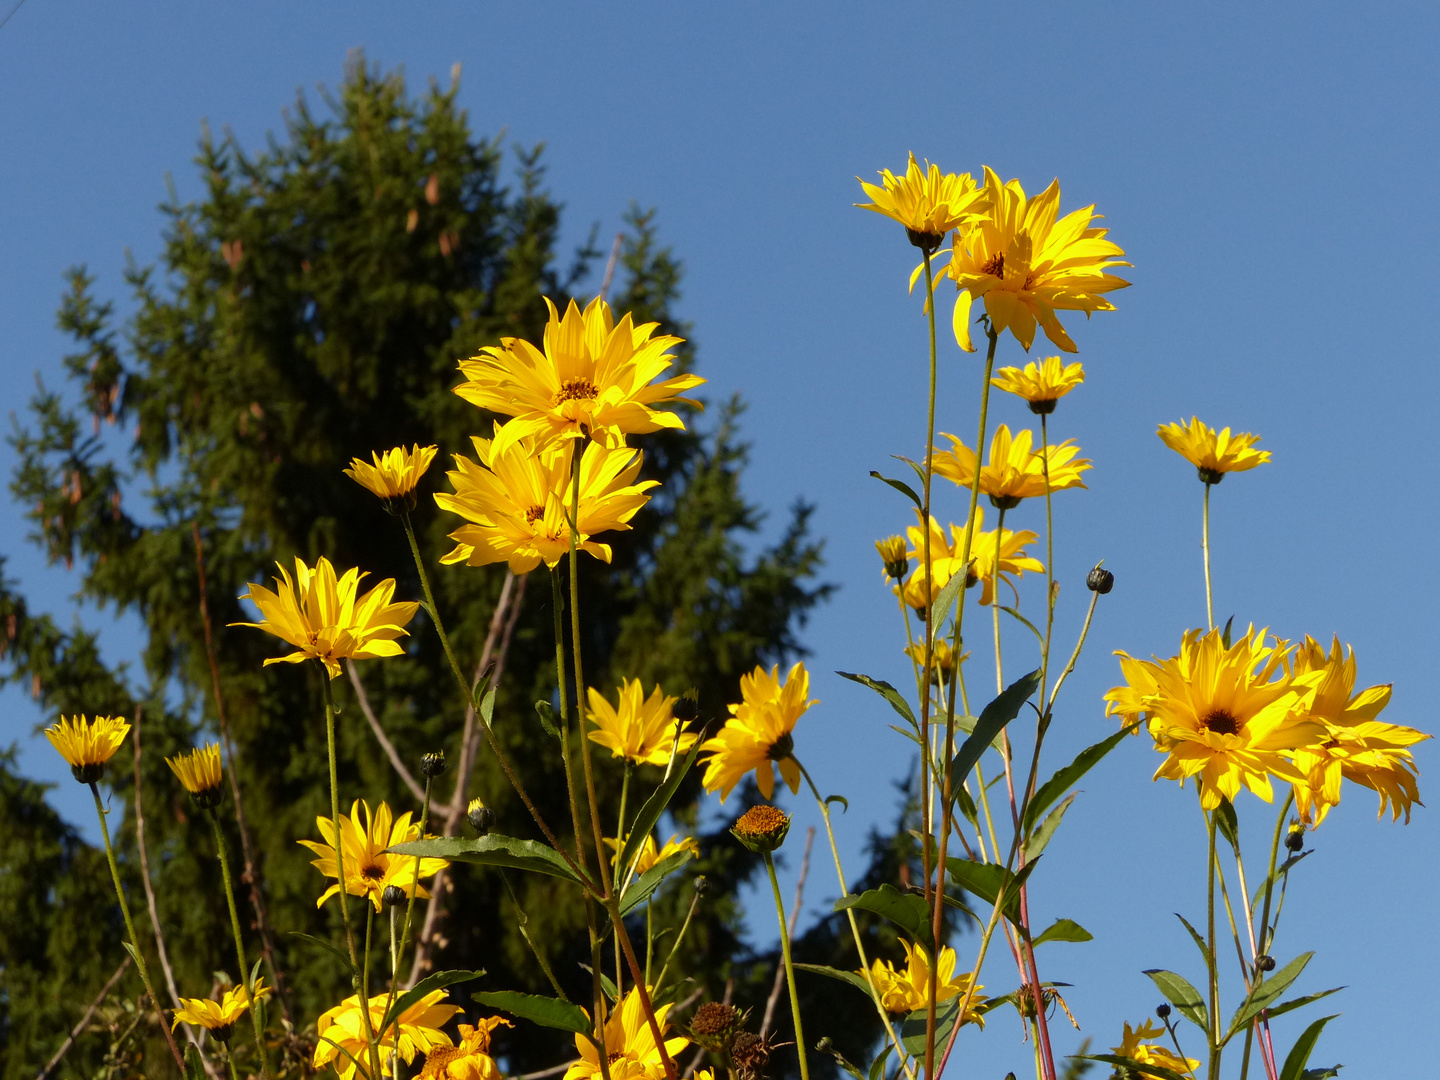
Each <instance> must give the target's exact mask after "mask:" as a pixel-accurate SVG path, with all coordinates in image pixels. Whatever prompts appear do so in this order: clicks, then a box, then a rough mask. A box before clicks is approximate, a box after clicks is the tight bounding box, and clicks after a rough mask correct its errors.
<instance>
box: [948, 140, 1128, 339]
mask: <svg viewBox="0 0 1440 1080" xmlns="http://www.w3.org/2000/svg"><path fill="white" fill-rule="evenodd" d="M984 191H986V192H987V193H988V194H989V197H990V201H989V205H988V207H987V208H986V212H985V213H984V214H983V215H981V216H980V217H977V218H975V219H974V220H973V221H970V222H967V223H966V224H965V225H964V226H963V227H962V228H960V229H958V230H957V231H956V233H955V241H954V251H953V254H952V255H951V258H950V262H949V264H948V265H947V266H946V267H945V269H944V270H943V271H942V272H941V273H942V276H943V275H949V277H950V279H951V280H952V281H954V282H955V285H956V287H957V288H958V289H959V296H958V297H957V298H956V300H955V314H954V329H955V340H956V341H957V342H958V343H959V345H960V347H961V348H962V349H964V350H965V351H966V352H974V351H975V346H974V345H973V344H972V343H971V341H970V306H971V304H972V303H973V301H975V300H977V299H983V300H984V301H985V313H986V314H987V315H989V317H990V326H991V328H992V329H993V330H994V331H995V333H997V334H999V333H1001V332H1003V331H1004V330H1006V329H1007V328H1008V329H1009V331H1010V332H1011V333H1012V334H1014V335H1015V340H1016V341H1018V342H1020V344H1021V345H1022V346H1023V347H1024V348H1025V349H1026V350H1029V348H1030V343H1031V342H1032V341H1034V340H1035V324H1036V322H1037V321H1038V322H1039V324H1040V325H1041V327H1043V328H1044V330H1045V336H1046V337H1048V338H1049V339H1050V340H1051V341H1052V342H1054V343H1055V345H1056V346H1057V347H1058V348H1060V349H1062V350H1064V351H1065V352H1072V353H1073V352H1076V351H1077V350H1076V348H1075V343H1074V342H1073V341H1071V340H1070V337H1069V335H1068V334H1066V333H1065V328H1064V327H1063V326H1061V325H1060V320H1059V319H1057V318H1056V317H1055V312H1057V311H1083V312H1085V313H1086V314H1087V315H1088V314H1089V313H1090V312H1093V311H1114V310H1115V305H1114V304H1112V303H1110V301H1108V300H1106V299H1105V298H1104V295H1103V294H1105V293H1108V292H1113V291H1114V290H1115V289H1123V288H1125V287H1126V286H1127V285H1129V284H1130V283H1129V282H1128V281H1125V280H1124V279H1123V278H1118V277H1116V276H1115V275H1113V274H1109V273H1107V272H1106V271H1108V270H1109V269H1110V268H1112V267H1116V266H1129V265H1130V264H1129V263H1126V262H1121V261H1119V256H1121V255H1124V254H1125V252H1124V251H1123V250H1122V249H1121V248H1119V247H1117V246H1116V245H1115V244H1114V243H1113V242H1112V241H1110V240H1107V239H1105V235H1106V233H1107V232H1108V231H1109V230H1107V229H1096V228H1091V227H1090V223H1091V222H1092V221H1094V220H1095V219H1096V218H1097V217H1098V215H1097V214H1096V213H1095V207H1094V205H1093V204H1092V205H1090V206H1087V207H1085V208H1084V209H1083V210H1076V211H1074V212H1073V213H1070V214H1067V215H1066V216H1065V217H1063V218H1060V219H1059V220H1058V221H1057V220H1056V214H1057V212H1058V211H1059V208H1060V181H1059V180H1056V181H1054V182H1053V183H1052V184H1051V185H1050V186H1049V187H1048V188H1046V189H1045V190H1044V191H1043V192H1041V193H1040V194H1039V195H1036V196H1035V197H1034V198H1027V197H1026V195H1025V189H1024V188H1022V187H1021V186H1020V181H1019V180H1011V181H1010V182H1009V183H1008V184H1001V183H1000V178H999V177H998V176H996V175H995V173H994V171H992V170H991V169H990V168H989V167H987V168H986V169H985V187H984Z"/></svg>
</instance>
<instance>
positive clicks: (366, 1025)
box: [320, 670, 380, 1076]
mask: <svg viewBox="0 0 1440 1080" xmlns="http://www.w3.org/2000/svg"><path fill="white" fill-rule="evenodd" d="M320 690H321V694H322V696H323V697H324V700H325V749H326V751H327V754H328V756H329V759H330V822H331V826H332V827H333V828H334V830H335V844H334V850H335V880H336V881H338V882H339V883H340V888H339V893H340V921H341V923H342V924H344V926H345V947H346V948H347V949H348V950H349V952H350V984H351V986H353V987H354V988H355V990H356V992H357V993H358V992H359V991H360V990H361V988H362V981H361V971H360V958H359V956H358V955H357V954H356V952H355V931H354V929H353V928H352V927H351V926H350V897H349V888H348V886H349V882H348V881H347V880H346V878H345V850H344V847H345V845H344V844H342V843H341V842H340V774H339V770H338V769H337V767H336V764H335V699H334V697H333V695H332V694H331V692H330V673H329V672H328V671H323V670H322V671H321V672H320ZM360 1021H361V1027H362V1029H363V1030H364V1032H365V1049H366V1053H367V1056H368V1058H369V1060H370V1075H371V1076H379V1075H380V1058H379V1055H378V1053H377V1051H376V1049H375V1028H374V1025H373V1024H371V1023H370V999H369V998H368V997H367V998H364V999H363V1000H362V1001H361V1003H360Z"/></svg>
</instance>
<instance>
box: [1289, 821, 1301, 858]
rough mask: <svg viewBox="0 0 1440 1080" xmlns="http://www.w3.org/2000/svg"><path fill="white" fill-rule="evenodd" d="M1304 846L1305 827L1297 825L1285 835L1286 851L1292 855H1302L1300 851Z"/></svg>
mask: <svg viewBox="0 0 1440 1080" xmlns="http://www.w3.org/2000/svg"><path fill="white" fill-rule="evenodd" d="M1304 846H1305V827H1304V826H1303V825H1296V826H1295V827H1294V828H1293V829H1291V830H1290V831H1289V832H1288V833H1286V834H1285V850H1286V851H1288V852H1290V853H1292V854H1295V855H1298V854H1299V853H1300V849H1301V848H1303V847H1304Z"/></svg>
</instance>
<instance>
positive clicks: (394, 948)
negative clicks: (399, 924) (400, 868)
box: [385, 777, 429, 1080]
mask: <svg viewBox="0 0 1440 1080" xmlns="http://www.w3.org/2000/svg"><path fill="white" fill-rule="evenodd" d="M426 779H427V780H428V779H429V777H426ZM411 895H414V894H413V892H412V894H411ZM398 914H399V911H398V909H397V908H395V907H393V906H392V907H391V908H390V996H389V997H387V998H386V999H385V1015H386V1016H389V1015H390V1007H391V1006H392V1005H394V1003H395V987H396V984H398V983H399V981H400V949H399V944H398V942H397V940H396V937H395V917H396V916H397V915H398ZM390 1074H391V1080H400V1055H399V1054H395V1055H394V1056H392V1057H391V1058H390Z"/></svg>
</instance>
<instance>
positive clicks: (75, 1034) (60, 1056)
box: [36, 956, 130, 1080]
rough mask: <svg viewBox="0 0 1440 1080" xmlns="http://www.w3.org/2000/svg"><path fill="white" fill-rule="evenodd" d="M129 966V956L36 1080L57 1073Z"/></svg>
mask: <svg viewBox="0 0 1440 1080" xmlns="http://www.w3.org/2000/svg"><path fill="white" fill-rule="evenodd" d="M129 966H130V957H128V956H127V957H125V959H124V960H121V961H120V966H119V967H118V968H116V969H115V974H114V975H111V976H110V980H109V982H107V983H106V984H105V985H104V986H102V987H101V988H100V993H99V994H97V995H95V1000H94V1001H92V1002H90V1007H89V1008H88V1009H86V1010H85V1015H84V1016H82V1017H80V1022H79V1023H77V1024H76V1025H75V1026H74V1027H73V1028H71V1029H70V1034H69V1035H67V1036H66V1037H65V1041H64V1042H63V1043H61V1044H60V1049H59V1050H56V1051H55V1056H54V1057H52V1058H51V1059H50V1063H49V1064H48V1065H46V1066H45V1068H44V1069H43V1070H41V1072H40V1075H39V1076H38V1077H37V1078H36V1080H48V1078H49V1076H50V1074H51V1073H52V1072H54V1071H55V1067H56V1066H57V1065H59V1064H60V1062H62V1061H63V1060H65V1055H66V1054H68V1053H69V1052H70V1047H72V1046H74V1045H75V1040H76V1039H78V1038H79V1037H80V1033H81V1032H82V1031H84V1030H85V1026H86V1025H87V1024H89V1023H90V1018H91V1017H93V1016H94V1015H95V1010H96V1009H98V1008H100V1006H101V1005H102V1004H103V1003H104V1001H105V999H106V998H107V997H109V996H110V991H111V990H114V989H115V984H116V983H118V982H119V981H120V976H122V975H124V974H125V969H126V968H128V967H129Z"/></svg>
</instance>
